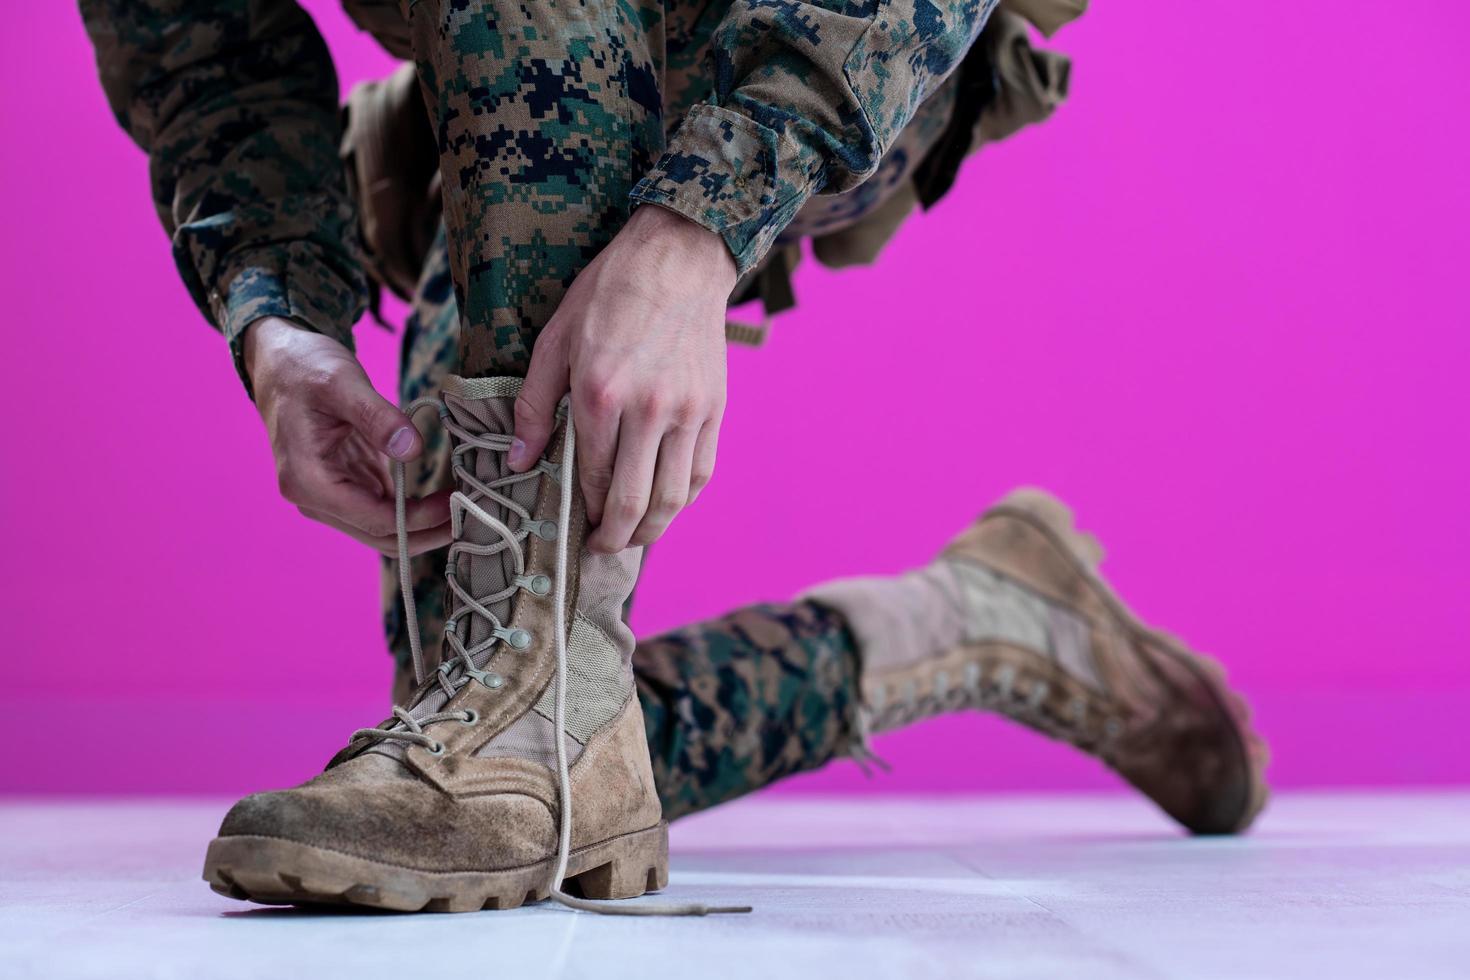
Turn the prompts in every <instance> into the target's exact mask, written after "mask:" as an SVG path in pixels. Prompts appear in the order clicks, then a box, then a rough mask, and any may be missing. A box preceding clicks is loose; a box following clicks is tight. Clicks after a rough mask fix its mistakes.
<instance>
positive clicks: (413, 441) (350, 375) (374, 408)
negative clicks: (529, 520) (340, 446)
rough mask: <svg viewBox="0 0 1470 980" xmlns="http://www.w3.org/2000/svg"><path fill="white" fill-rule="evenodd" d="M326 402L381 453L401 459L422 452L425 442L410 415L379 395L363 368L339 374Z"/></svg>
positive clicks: (328, 391) (328, 392) (412, 456)
mask: <svg viewBox="0 0 1470 980" xmlns="http://www.w3.org/2000/svg"><path fill="white" fill-rule="evenodd" d="M327 402H328V405H329V406H330V407H331V408H332V409H333V411H334V412H335V413H336V414H337V415H338V416H339V417H340V418H341V419H342V420H343V421H345V422H347V423H349V424H350V425H351V426H352V427H353V428H354V429H356V430H357V431H358V432H359V433H361V434H362V436H363V437H364V438H365V439H366V440H367V441H368V444H369V445H371V446H373V447H374V448H375V449H377V450H378V451H379V452H381V453H383V454H385V455H387V456H389V457H391V458H393V459H398V460H405V459H413V458H414V457H415V456H417V455H418V454H419V453H421V452H423V450H424V440H423V439H422V438H421V437H420V436H419V433H418V430H417V429H415V428H414V427H413V423H412V422H411V421H409V418H408V416H407V415H404V414H403V413H402V412H400V411H399V410H398V407H397V406H396V405H394V404H393V403H392V402H390V401H388V400H387V399H386V398H384V397H383V396H382V395H380V394H378V392H377V389H376V388H374V387H373V383H372V382H371V381H369V380H368V377H367V375H366V374H365V373H364V372H363V370H362V368H360V367H359V368H358V369H357V370H355V371H344V372H343V373H342V374H340V375H338V377H337V378H336V379H334V381H333V382H332V385H331V387H330V388H329V389H328V390H327Z"/></svg>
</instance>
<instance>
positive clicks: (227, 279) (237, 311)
mask: <svg viewBox="0 0 1470 980" xmlns="http://www.w3.org/2000/svg"><path fill="white" fill-rule="evenodd" d="M81 8H82V16H83V19H84V21H85V22H86V27H87V33H88V35H89V36H90V37H91V39H92V43H93V44H94V45H95V47H96V50H97V65H98V69H99V72H100V74H101V76H102V84H103V87H104V88H105V89H106V91H107V98H108V102H109V104H110V105H111V107H112V111H113V113H114V114H115V115H116V116H117V119H118V122H120V123H121V124H122V126H123V128H124V129H126V130H127V132H128V134H129V135H130V136H131V137H132V138H133V140H134V141H135V142H137V143H138V145H139V146H141V147H142V148H143V149H144V150H145V151H147V153H148V155H149V172H150V180H151V183H152V189H153V201H154V205H155V206H156V207H157V209H158V215H159V217H160V219H161V220H162V221H163V225H164V228H165V229H166V230H167V231H168V233H169V235H170V236H171V238H172V240H173V252H174V259H175V261H176V263H177V264H178V267H179V272H180V274H181V275H182V276H183V279H184V283H185V285H186V286H188V288H189V292H190V294H191V295H192V296H193V298H194V302H195V303H196V304H197V305H198V306H199V308H200V310H201V311H202V312H203V313H204V315H205V316H206V317H207V318H208V319H209V320H210V322H211V323H213V324H214V325H215V326H216V327H217V328H219V329H220V330H221V331H222V332H223V333H224V335H225V337H226V338H227V339H228V340H229V341H230V349H231V351H232V352H233V354H234V358H235V365H236V368H237V370H239V372H240V377H241V378H242V379H244V381H245V384H246V387H247V389H248V388H249V385H250V381H249V379H248V378H247V377H246V376H245V371H244V365H243V360H242V356H241V339H242V335H243V333H244V329H245V327H246V326H247V325H248V324H249V323H250V322H251V321H253V320H256V319H258V318H260V317H263V316H280V317H287V318H289V319H292V320H295V321H297V322H298V323H301V324H303V325H305V326H308V327H310V328H312V329H315V330H318V331H320V332H322V333H324V334H327V335H328V336H331V337H334V338H336V339H337V340H340V341H342V342H343V343H344V344H347V345H348V346H349V347H350V346H351V344H352V334H351V330H352V325H353V323H355V322H356V320H357V319H358V317H359V316H361V315H362V311H363V308H364V306H365V305H366V301H367V295H368V292H367V289H368V287H367V281H366V279H365V277H364V273H363V265H362V259H361V255H360V252H359V246H358V233H357V227H356V221H357V219H356V215H355V212H354V210H353V205H352V201H351V199H350V198H349V196H348V194H347V188H346V181H345V178H344V176H343V173H342V167H341V163H340V162H339V160H338V157H337V144H338V141H339V137H340V127H341V123H340V120H339V116H338V108H337V98H338V90H337V76H336V72H335V70H334V69H333V67H332V61H331V56H330V55H329V54H328V52H327V48H326V45H325V43H324V42H323V41H322V38H321V35H320V34H319V33H318V32H317V30H316V26H315V25H314V24H313V23H312V21H311V18H310V17H308V16H307V15H306V13H305V12H304V11H303V10H302V9H301V8H300V7H299V6H298V5H297V4H296V3H295V0H81Z"/></svg>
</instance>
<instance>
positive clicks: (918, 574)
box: [806, 489, 1267, 834]
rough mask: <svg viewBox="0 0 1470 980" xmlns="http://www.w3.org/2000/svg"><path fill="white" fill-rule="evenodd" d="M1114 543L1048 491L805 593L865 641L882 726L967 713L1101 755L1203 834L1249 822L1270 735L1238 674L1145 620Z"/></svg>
mask: <svg viewBox="0 0 1470 980" xmlns="http://www.w3.org/2000/svg"><path fill="white" fill-rule="evenodd" d="M1101 560H1102V550H1101V548H1100V547H1099V546H1098V544H1097V542H1096V540H1095V539H1094V538H1092V537H1091V536H1090V535H1086V534H1083V533H1081V532H1079V531H1077V530H1076V528H1075V527H1074V526H1073V522H1072V516H1071V512H1070V511H1069V510H1068V508H1067V507H1066V506H1065V505H1064V504H1062V503H1061V502H1060V501H1059V500H1057V499H1056V498H1054V497H1052V496H1050V495H1048V494H1046V493H1044V492H1042V491H1039V490H1033V489H1026V490H1019V491H1016V492H1014V493H1012V494H1011V495H1009V496H1008V497H1006V498H1005V499H1004V500H1002V501H1001V502H1000V503H999V504H997V505H996V506H994V507H992V508H991V509H990V510H988V511H986V512H985V514H983V515H982V516H981V517H980V518H979V519H978V520H977V521H975V523H973V524H972V525H970V527H968V528H966V529H965V531H964V532H963V533H961V534H960V535H959V536H958V537H956V538H955V539H954V540H953V541H951V542H950V544H949V546H948V547H946V548H945V549H944V551H943V553H942V554H941V555H940V556H939V557H938V558H937V559H936V560H935V561H934V562H933V563H931V564H930V565H928V566H925V567H924V568H921V569H918V570H916V571H913V572H909V573H907V574H905V575H902V576H898V577H895V578H865V579H848V580H843V581H838V582H833V583H830V584H828V585H825V586H821V587H818V588H817V589H815V590H813V591H811V592H810V593H808V594H807V596H806V598H808V599H812V600H814V601H816V602H819V603H822V604H824V605H827V606H830V607H832V608H835V609H836V610H837V611H838V612H840V613H841V614H842V615H843V617H844V618H845V619H846V620H847V621H848V624H849V625H850V626H851V628H852V630H853V633H854V635H855V636H856V637H857V640H858V646H859V651H860V656H861V659H862V661H863V667H862V671H863V676H862V691H863V698H864V702H865V706H866V718H867V722H868V726H869V730H871V731H875V732H881V731H885V730H888V729H892V728H897V727H899V726H902V725H906V724H909V723H911V722H915V721H919V720H922V719H924V718H928V717H932V716H934V715H938V714H943V713H947V712H951V711H957V710H961V709H965V708H981V709H986V710H992V711H996V712H998V713H1000V714H1003V715H1006V716H1007V717H1010V718H1013V719H1015V720H1017V721H1019V722H1022V723H1023V724H1025V725H1027V726H1029V727H1031V728H1033V729H1036V730H1037V731H1040V732H1042V733H1044V734H1047V735H1050V736H1052V737H1055V738H1060V739H1062V740H1064V741H1066V742H1069V743H1071V744H1073V745H1075V746H1077V747H1079V748H1081V749H1083V750H1084V751H1087V752H1089V753H1091V754H1093V755H1095V756H1097V757H1098V758H1099V759H1101V760H1102V761H1103V762H1104V763H1106V764H1107V765H1108V766H1110V767H1111V768H1113V769H1114V770H1116V771H1117V772H1118V773H1120V774H1121V775H1122V776H1123V777H1124V778H1125V779H1127V780H1128V781H1129V782H1130V783H1132V784H1133V785H1134V786H1135V787H1137V788H1138V789H1140V790H1141V791H1143V793H1144V794H1145V795H1147V796H1148V797H1149V798H1150V799H1151V800H1153V801H1154V802H1155V803H1157V804H1158V805H1159V806H1160V807H1161V808H1162V809H1163V810H1164V812H1166V813H1167V814H1169V816H1171V817H1173V818H1174V819H1175V820H1177V821H1178V822H1179V823H1181V824H1182V825H1184V827H1186V828H1188V829H1189V830H1190V831H1192V832H1194V833H1197V834H1228V833H1237V832H1240V831H1242V830H1244V829H1245V828H1246V827H1248V826H1249V825H1250V823H1251V821H1252V820H1254V819H1255V817H1256V814H1257V813H1259V812H1260V810H1261V807H1262V806H1263V805H1264V804H1265V800H1266V794H1267V791H1266V784H1265V781H1264V778H1263V770H1264V768H1265V764H1266V749H1265V745H1264V743H1262V742H1261V740H1260V739H1259V738H1258V737H1257V736H1256V735H1255V733H1254V732H1253V731H1252V730H1251V728H1250V724H1249V715H1248V712H1247V709H1246V707H1245V704H1244V702H1243V701H1242V700H1241V698H1240V697H1239V695H1237V694H1236V693H1235V692H1233V691H1232V690H1231V689H1230V688H1229V687H1228V686H1227V684H1226V681H1225V675H1224V671H1223V670H1222V669H1221V668H1220V666H1219V665H1218V664H1216V663H1214V662H1213V661H1211V660H1209V659H1206V658H1205V657H1202V656H1200V655H1198V654H1196V653H1193V652H1191V651H1190V650H1189V649H1188V648H1187V647H1185V646H1184V644H1183V643H1182V642H1181V641H1179V640H1178V639H1176V638H1174V637H1172V636H1169V635H1167V634H1165V633H1162V632H1159V631H1158V630H1155V629H1152V628H1150V627H1148V626H1145V625H1144V624H1143V623H1141V622H1140V621H1139V620H1138V619H1137V617H1135V616H1134V615H1133V613H1132V612H1131V611H1130V610H1129V609H1128V608H1127V607H1126V606H1125V605H1124V604H1123V602H1122V601H1121V600H1120V599H1119V598H1118V596H1117V594H1116V593H1114V592H1113V590H1112V588H1111V587H1109V585H1108V584H1107V583H1106V582H1105V581H1104V580H1103V579H1102V577H1101V576H1100V575H1099V574H1098V571H1097V566H1098V564H1099V562H1100V561H1101Z"/></svg>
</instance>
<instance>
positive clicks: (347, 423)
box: [245, 317, 450, 555]
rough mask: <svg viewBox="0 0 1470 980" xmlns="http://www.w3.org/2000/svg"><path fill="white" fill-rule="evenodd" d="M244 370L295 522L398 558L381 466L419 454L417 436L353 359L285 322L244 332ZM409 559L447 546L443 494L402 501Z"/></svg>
mask: <svg viewBox="0 0 1470 980" xmlns="http://www.w3.org/2000/svg"><path fill="white" fill-rule="evenodd" d="M245 370H246V372H247V373H248V374H249V375H250V380H251V382H252V384H254V386H255V404H256V407H257V408H259V409H260V415H261V418H263V419H264V420H265V427H266V429H267V431H269V432H270V439H271V452H272V453H274V454H275V457H276V475H277V478H278V480H279V482H280V488H281V496H283V497H285V498H286V499H287V500H288V501H290V502H291V503H293V504H295V505H296V506H297V508H298V509H300V511H301V513H302V514H304V515H306V516H307V517H309V518H311V519H312V520H314V521H320V522H321V523H323V524H326V525H328V526H330V527H334V528H336V529H337V530H339V531H344V532H346V533H347V534H350V535H351V536H352V537H354V538H356V539H357V540H359V541H361V542H363V543H364V544H368V545H371V546H372V547H374V548H376V549H377V550H378V551H381V552H382V553H383V554H385V555H396V554H397V553H398V551H397V548H398V545H397V538H396V532H395V523H394V515H393V477H392V474H391V472H390V471H389V469H388V459H387V457H392V458H393V459H400V460H408V459H413V458H414V457H416V456H418V455H419V453H421V452H423V448H424V447H423V439H421V438H420V437H419V434H418V431H417V430H416V429H414V427H413V425H412V424H411V423H410V422H409V420H408V416H406V415H404V414H403V413H402V412H400V411H399V410H398V409H397V408H395V407H394V406H393V404H392V403H391V402H388V401H386V400H385V399H384V398H383V397H382V396H381V395H379V394H378V393H377V391H376V390H375V389H374V388H373V386H372V382H370V381H368V377H367V375H366V374H365V373H363V370H362V366H361V365H360V364H358V363H357V358H355V357H353V356H352V352H351V351H349V350H348V349H347V348H346V347H343V346H342V345H341V344H339V343H338V342H337V341H335V340H333V339H331V338H330V337H326V336H323V335H322V334H319V333H315V332H313V331H311V330H307V329H305V328H304V327H299V326H297V325H295V324H294V323H291V322H290V321H288V320H281V319H277V318H275V317H265V318H263V319H260V320H256V321H255V322H254V323H252V324H251V325H250V326H249V327H247V328H246V333H245ZM408 530H409V535H408V544H409V550H410V551H411V552H412V553H413V554H416V555H417V554H420V553H422V552H425V551H431V550H433V549H434V548H439V547H442V546H443V545H446V544H448V543H449V537H450V534H449V493H448V492H447V491H446V492H444V493H438V494H433V495H431V496H429V497H425V498H424V499H422V500H409V501H408Z"/></svg>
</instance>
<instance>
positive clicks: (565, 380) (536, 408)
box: [506, 324, 570, 473]
mask: <svg viewBox="0 0 1470 980" xmlns="http://www.w3.org/2000/svg"><path fill="white" fill-rule="evenodd" d="M562 337H563V332H562V331H561V330H560V329H558V328H557V327H556V325H555V324H549V325H548V326H547V327H546V329H545V330H543V331H541V335H540V336H539V337H537V338H536V348H535V350H533V351H532V352H531V366H530V368H529V370H527V372H526V380H525V381H524V382H522V384H521V393H520V394H519V395H518V396H517V397H516V404H515V440H514V441H513V442H512V443H511V447H510V455H509V457H508V458H507V460H506V462H507V463H508V464H509V465H510V468H511V471H512V472H515V473H524V472H525V471H526V470H528V469H530V468H531V467H532V466H534V465H535V463H536V460H538V459H540V458H541V454H542V453H543V452H545V451H546V443H547V442H548V441H550V439H551V430H552V428H553V427H554V426H555V425H556V406H557V405H558V404H559V403H560V402H561V396H562V395H565V394H566V393H567V389H568V388H569V387H570V381H569V375H568V369H567V349H566V344H565V343H564V342H563V341H562Z"/></svg>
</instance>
